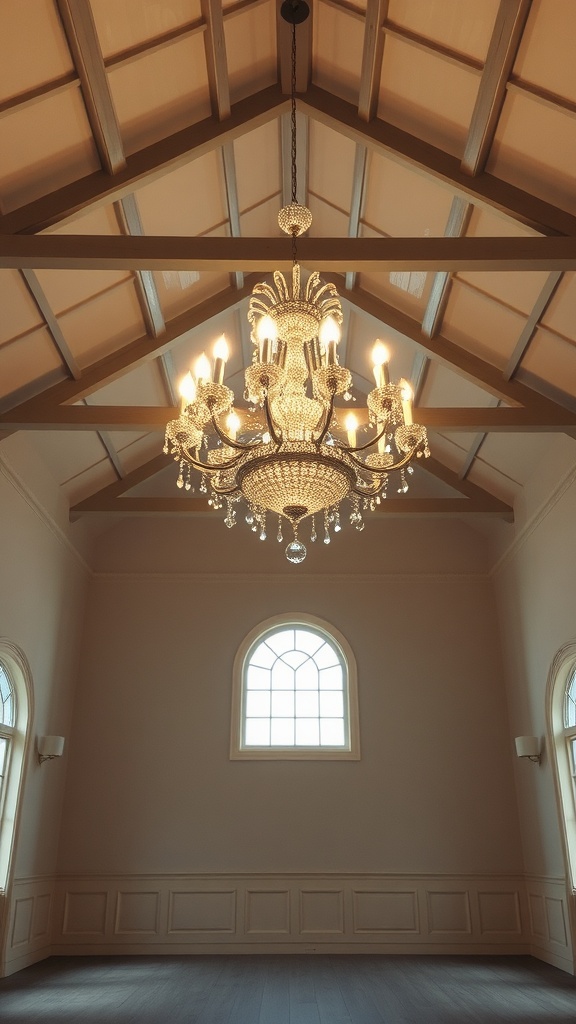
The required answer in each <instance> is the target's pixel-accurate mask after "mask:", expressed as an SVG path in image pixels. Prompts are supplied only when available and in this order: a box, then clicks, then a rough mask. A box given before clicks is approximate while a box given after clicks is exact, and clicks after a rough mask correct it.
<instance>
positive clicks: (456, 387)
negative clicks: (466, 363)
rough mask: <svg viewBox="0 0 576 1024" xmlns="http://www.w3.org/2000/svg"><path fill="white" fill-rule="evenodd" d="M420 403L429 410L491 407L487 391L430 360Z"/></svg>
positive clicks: (454, 371) (448, 368)
mask: <svg viewBox="0 0 576 1024" xmlns="http://www.w3.org/2000/svg"><path fill="white" fill-rule="evenodd" d="M420 402H421V404H422V405H427V406H430V407H431V408H434V407H438V408H440V409H444V408H451V407H456V408H460V407H469V408H471V409H475V408H482V409H483V408H486V407H487V406H489V405H491V404H492V403H493V399H492V396H491V395H490V393H489V392H488V391H484V390H483V389H482V388H480V387H478V385H477V384H474V383H473V382H472V381H470V380H468V379H467V378H466V377H463V376H462V375H461V374H459V373H457V372H456V370H452V369H451V368H450V367H449V366H444V365H443V364H442V363H438V362H435V361H434V360H431V361H430V363H429V364H428V368H427V371H426V378H425V381H424V387H423V389H422V397H421V399H420ZM450 436H452V434H451V435H450Z"/></svg>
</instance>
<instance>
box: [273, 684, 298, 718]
mask: <svg viewBox="0 0 576 1024" xmlns="http://www.w3.org/2000/svg"><path fill="white" fill-rule="evenodd" d="M272 717H273V718H293V717H294V692H293V690H289V691H287V690H273V691H272Z"/></svg>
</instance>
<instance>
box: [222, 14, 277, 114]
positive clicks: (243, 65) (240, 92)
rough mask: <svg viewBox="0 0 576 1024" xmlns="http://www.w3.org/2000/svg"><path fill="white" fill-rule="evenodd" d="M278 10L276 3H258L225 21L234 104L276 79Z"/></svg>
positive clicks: (229, 75)
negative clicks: (251, 8)
mask: <svg viewBox="0 0 576 1024" xmlns="http://www.w3.org/2000/svg"><path fill="white" fill-rule="evenodd" d="M275 8H276V5H275V4H257V5H255V7H254V9H253V10H250V9H248V10H246V11H244V12H242V13H241V14H238V15H236V17H234V18H227V19H226V20H225V22H224V36H225V39H226V55H227V58H228V80H229V84H230V101H231V102H232V103H238V102H239V100H242V99H244V98H245V97H246V96H250V95H251V94H252V93H254V92H258V91H259V90H260V89H265V88H266V86H268V85H272V84H273V83H274V82H275V81H276V79H277V75H278V72H277V60H276V10H275Z"/></svg>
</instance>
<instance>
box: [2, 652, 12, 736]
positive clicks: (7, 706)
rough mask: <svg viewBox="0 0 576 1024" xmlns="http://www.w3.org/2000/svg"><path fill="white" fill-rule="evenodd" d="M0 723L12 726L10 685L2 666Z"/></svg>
mask: <svg viewBox="0 0 576 1024" xmlns="http://www.w3.org/2000/svg"><path fill="white" fill-rule="evenodd" d="M0 722H2V724H3V725H14V696H13V691H12V684H11V682H10V680H9V678H8V674H7V673H6V671H5V670H4V667H3V666H2V665H0Z"/></svg>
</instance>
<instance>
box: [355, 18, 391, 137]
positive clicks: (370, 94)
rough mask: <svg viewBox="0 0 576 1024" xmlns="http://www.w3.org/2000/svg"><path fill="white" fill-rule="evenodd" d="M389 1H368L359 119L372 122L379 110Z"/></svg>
mask: <svg viewBox="0 0 576 1024" xmlns="http://www.w3.org/2000/svg"><path fill="white" fill-rule="evenodd" d="M388 6H389V0H367V3H366V20H365V24H364V45H363V51H362V73H361V75H360V90H359V98H358V117H360V118H361V119H362V120H363V121H371V120H372V118H373V117H375V116H376V111H377V109H378V94H379V91H380V75H381V72H382V58H383V55H384V31H383V28H382V26H383V24H384V21H385V20H386V18H387V17H388Z"/></svg>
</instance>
